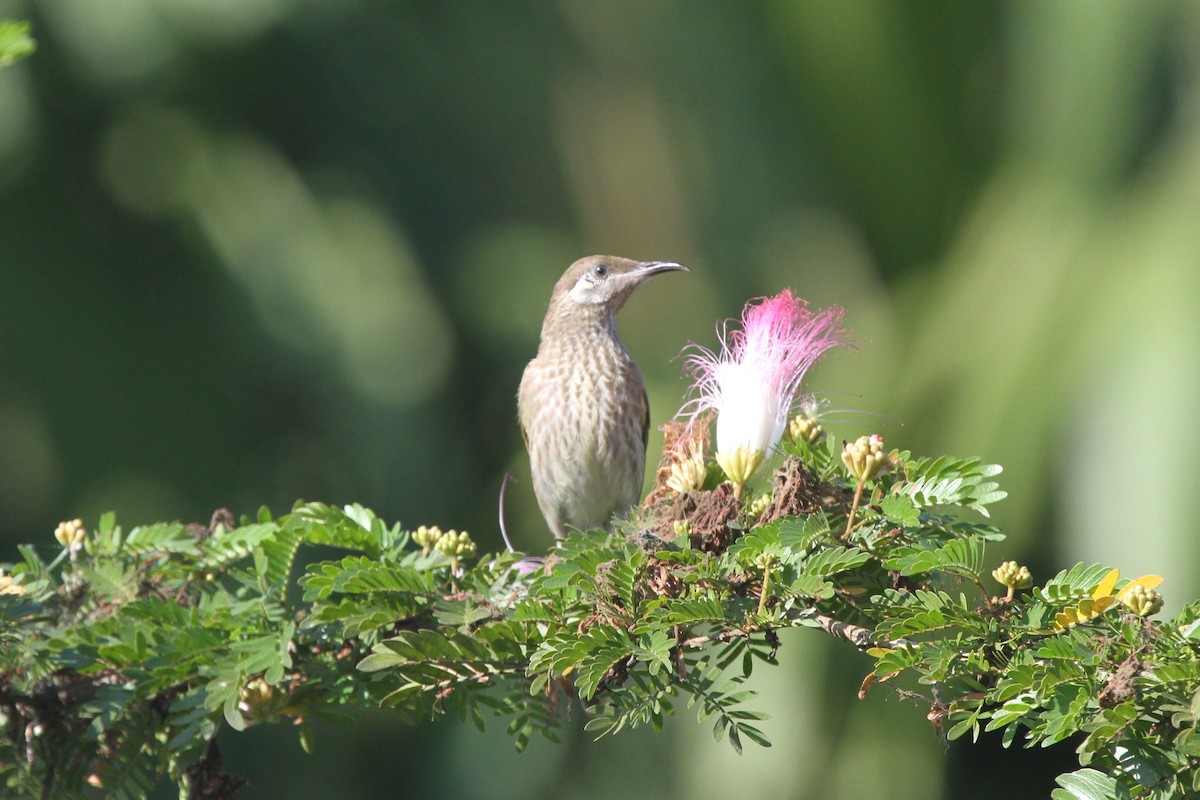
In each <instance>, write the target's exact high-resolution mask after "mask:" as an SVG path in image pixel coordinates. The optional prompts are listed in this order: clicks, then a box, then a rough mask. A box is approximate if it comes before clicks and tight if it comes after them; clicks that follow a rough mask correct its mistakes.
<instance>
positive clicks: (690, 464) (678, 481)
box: [667, 456, 708, 494]
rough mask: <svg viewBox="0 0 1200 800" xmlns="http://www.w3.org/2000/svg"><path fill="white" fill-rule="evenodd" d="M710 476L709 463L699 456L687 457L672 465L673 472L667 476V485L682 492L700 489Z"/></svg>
mask: <svg viewBox="0 0 1200 800" xmlns="http://www.w3.org/2000/svg"><path fill="white" fill-rule="evenodd" d="M706 478H708V465H707V464H705V463H704V459H703V458H702V457H699V456H695V457H691V458H685V459H684V460H682V461H676V462H675V463H674V464H672V465H671V474H670V475H668V476H667V487H668V488H671V489H674V490H675V491H676V492H679V493H680V494H687V493H688V492H696V491H699V490H700V488H701V487H702V486H704V481H705V479H706Z"/></svg>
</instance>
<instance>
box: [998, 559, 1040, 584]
mask: <svg viewBox="0 0 1200 800" xmlns="http://www.w3.org/2000/svg"><path fill="white" fill-rule="evenodd" d="M992 577H993V578H995V579H996V582H997V583H999V584H1001V585H1002V586H1007V587H1008V588H1009V589H1028V588H1029V587H1030V586H1031V585H1032V584H1033V576H1032V575H1030V574H1029V567H1026V566H1024V565H1020V564H1017V562H1015V561H1005V562H1004V563H1003V564H1001V565H1000V566H998V567H996V568H995V569H994V570H992Z"/></svg>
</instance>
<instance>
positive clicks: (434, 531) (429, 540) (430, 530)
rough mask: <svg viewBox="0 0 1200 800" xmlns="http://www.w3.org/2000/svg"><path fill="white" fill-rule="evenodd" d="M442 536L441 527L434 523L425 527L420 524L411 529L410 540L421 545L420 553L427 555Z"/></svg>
mask: <svg viewBox="0 0 1200 800" xmlns="http://www.w3.org/2000/svg"><path fill="white" fill-rule="evenodd" d="M441 538H442V529H441V528H439V527H438V526H436V525H430V526H429V527H425V526H424V525H422V526H421V527H419V528H417V529H416V530H415V531H413V535H412V540H413V541H414V542H416V543H417V544H419V545H420V546H421V555H424V556H427V555H429V551H431V550H432V549H433V547H434V545H436V544H437V543H438V542H439V541H440V540H441Z"/></svg>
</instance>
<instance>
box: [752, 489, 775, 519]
mask: <svg viewBox="0 0 1200 800" xmlns="http://www.w3.org/2000/svg"><path fill="white" fill-rule="evenodd" d="M771 499H772V498H771V495H770V493H769V492H768V493H764V494H760V495H757V496H756V497H755V498H754V499H753V500H751V501H750V502H749V503H748V504H747V505H746V513H747V514H749V515H750V516H751V517H761V516H762V513H763V512H764V511H766V510H767V509H768V508H770V507H771Z"/></svg>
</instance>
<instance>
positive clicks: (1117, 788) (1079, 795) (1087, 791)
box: [1050, 769, 1129, 800]
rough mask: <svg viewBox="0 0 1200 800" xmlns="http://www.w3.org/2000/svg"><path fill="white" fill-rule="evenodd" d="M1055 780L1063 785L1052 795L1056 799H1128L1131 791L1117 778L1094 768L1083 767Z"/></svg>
mask: <svg viewBox="0 0 1200 800" xmlns="http://www.w3.org/2000/svg"><path fill="white" fill-rule="evenodd" d="M1054 782H1055V783H1057V784H1058V785H1059V786H1061V787H1062V788H1061V789H1055V790H1054V791H1053V792H1051V794H1050V796H1051V797H1052V798H1054V800H1126V798H1128V797H1129V791H1128V790H1127V789H1125V788H1124V787H1122V786H1121V785H1120V784H1118V783H1117V780H1116V779H1115V778H1111V777H1109V776H1107V775H1105V774H1104V773H1103V772H1099V771H1097V770H1094V769H1081V770H1076V771H1075V772H1068V773H1066V774H1065V775H1059V776H1058V777H1057V778H1055V779H1054Z"/></svg>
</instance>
